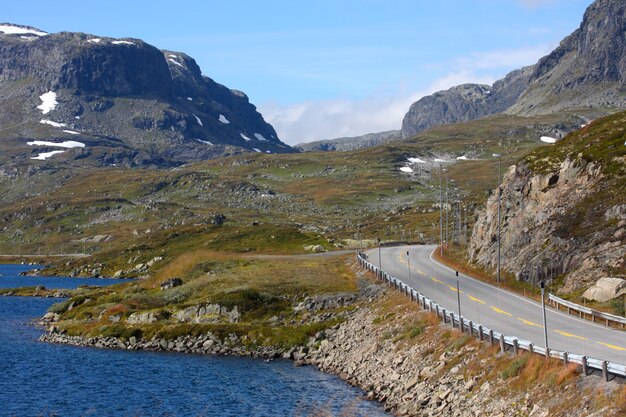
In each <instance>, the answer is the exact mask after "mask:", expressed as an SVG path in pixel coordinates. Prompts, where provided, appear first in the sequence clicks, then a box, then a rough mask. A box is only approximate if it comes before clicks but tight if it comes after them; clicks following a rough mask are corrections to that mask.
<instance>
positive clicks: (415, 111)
mask: <svg viewBox="0 0 626 417" xmlns="http://www.w3.org/2000/svg"><path fill="white" fill-rule="evenodd" d="M625 82H626V3H624V2H623V1H622V0H596V1H595V2H594V3H593V4H592V5H591V6H589V8H588V9H587V10H586V12H585V15H584V17H583V20H582V23H581V25H580V27H579V28H578V29H577V30H576V31H574V32H573V33H572V34H571V35H570V36H568V37H567V38H565V39H564V40H563V41H562V42H561V44H560V45H559V47H558V48H556V49H555V50H554V51H552V52H551V53H550V54H549V55H547V56H545V57H543V58H542V59H541V60H539V62H538V63H537V64H536V65H533V66H530V67H526V68H522V69H520V70H518V71H513V72H511V73H510V74H508V75H507V76H506V77H505V78H504V79H502V80H500V81H497V82H496V83H494V85H493V86H492V87H490V88H488V89H487V87H486V86H478V85H475V84H469V85H465V86H458V87H453V88H451V89H450V90H447V91H441V92H438V93H435V94H433V95H432V96H427V97H424V98H422V99H420V100H419V101H417V102H416V103H414V104H413V105H412V106H411V108H410V109H409V111H408V113H407V114H406V116H405V117H404V120H403V122H402V134H403V136H404V137H410V136H412V135H414V134H416V133H418V132H420V131H422V130H425V129H428V128H430V127H432V126H436V125H441V124H448V123H457V122H463V121H467V120H472V119H476V118H480V117H485V116H489V115H492V114H497V113H502V112H506V113H509V114H514V115H519V116H534V115H542V114H550V113H558V112H562V111H565V110H570V109H579V110H580V109H590V108H593V109H595V111H598V109H600V110H601V111H602V112H603V114H610V113H612V112H614V111H616V110H619V109H624V108H626V88H625V87H624V84H625ZM481 87H482V88H481ZM463 91H476V93H474V94H473V95H467V94H465V95H463V94H461V92H463ZM486 91H489V94H488V95H487V93H486Z"/></svg>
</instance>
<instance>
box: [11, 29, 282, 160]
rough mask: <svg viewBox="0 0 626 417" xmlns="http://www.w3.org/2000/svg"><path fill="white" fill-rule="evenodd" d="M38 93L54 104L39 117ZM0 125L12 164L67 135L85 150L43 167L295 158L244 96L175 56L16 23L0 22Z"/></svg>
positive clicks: (135, 42)
mask: <svg viewBox="0 0 626 417" xmlns="http://www.w3.org/2000/svg"><path fill="white" fill-rule="evenodd" d="M45 94H47V95H45ZM42 96H43V97H48V98H50V99H54V102H55V103H56V104H55V105H54V106H53V107H51V108H50V109H49V111H48V112H47V113H46V114H45V116H46V117H45V118H44V117H43V116H44V115H43V114H42V113H41V112H40V111H38V110H37V106H39V105H41V104H42V103H41V101H42V100H44V98H41V97H42ZM46 120H47V121H46ZM16 121H17V122H18V123H17V126H19V127H15V126H16ZM42 123H43V124H44V126H42ZM0 126H2V127H0V150H1V151H2V154H4V155H5V156H8V157H10V158H11V159H12V160H13V161H15V160H18V161H19V160H29V159H30V158H33V157H36V156H37V155H38V153H46V152H48V151H49V152H52V151H54V150H55V147H54V146H53V145H49V146H47V147H43V148H42V147H37V149H35V147H34V146H31V145H28V143H29V142H30V143H39V142H46V143H57V142H56V141H61V142H62V141H63V140H65V139H66V138H68V137H71V138H72V139H73V140H74V141H79V142H80V143H82V144H83V145H85V146H82V147H81V148H80V149H70V150H63V152H57V153H56V154H53V155H51V156H53V157H46V158H44V159H43V160H48V159H49V160H50V161H53V160H57V159H67V158H68V157H69V158H70V159H72V160H74V161H82V162H81V163H84V162H86V161H90V162H89V163H95V164H100V165H102V164H104V165H107V164H122V165H128V166H136V165H139V166H146V165H149V166H175V165H180V164H182V163H186V162H190V161H197V160H202V159H208V158H212V157H216V156H222V155H225V154H231V153H237V152H242V151H244V150H249V151H251V152H255V153H256V152H262V153H282V152H293V150H292V149H291V148H290V147H289V146H287V145H285V144H284V143H282V142H281V141H280V140H279V138H278V135H277V134H276V131H275V130H274V129H273V128H272V126H270V125H269V124H268V123H266V122H265V121H264V120H263V117H262V116H261V114H259V113H258V111H257V110H256V107H255V106H253V105H252V104H250V102H249V101H248V97H247V96H246V95H245V94H243V93H241V92H238V91H236V90H231V89H229V88H227V87H225V86H223V85H221V84H219V83H216V82H215V81H213V80H212V79H211V78H209V77H207V76H205V75H203V74H202V72H201V69H200V67H199V66H198V64H197V63H196V61H195V60H194V59H193V58H191V57H190V56H188V55H186V54H184V53H182V52H175V51H168V50H163V51H162V50H159V49H158V48H156V47H154V46H152V45H150V44H148V43H146V42H144V41H142V40H141V39H135V38H122V39H115V38H109V37H102V36H95V35H90V34H86V33H73V32H60V33H53V34H48V33H46V32H43V31H41V30H39V29H37V28H32V27H28V26H21V25H14V24H0ZM7 126H12V127H11V128H10V129H8V128H6V127H7ZM68 132H71V133H68ZM79 139H80V140H79ZM44 151H46V152H44ZM49 152H48V153H49ZM33 153H34V154H33ZM61 153H63V155H61ZM14 157H16V158H14ZM0 158H1V157H0ZM48 162H49V161H48ZM48 162H46V163H48Z"/></svg>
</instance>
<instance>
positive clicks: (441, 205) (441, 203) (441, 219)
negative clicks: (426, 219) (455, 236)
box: [439, 163, 443, 258]
mask: <svg viewBox="0 0 626 417" xmlns="http://www.w3.org/2000/svg"><path fill="white" fill-rule="evenodd" d="M442 182H443V167H442V166H441V163H439V243H440V244H441V246H440V253H441V257H442V258H443V186H442V185H443V184H442Z"/></svg>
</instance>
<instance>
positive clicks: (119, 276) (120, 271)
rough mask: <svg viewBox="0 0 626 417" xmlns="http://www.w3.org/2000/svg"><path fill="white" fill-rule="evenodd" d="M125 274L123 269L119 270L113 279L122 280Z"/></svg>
mask: <svg viewBox="0 0 626 417" xmlns="http://www.w3.org/2000/svg"><path fill="white" fill-rule="evenodd" d="M123 274H124V270H123V269H119V270H117V271H115V273H114V274H113V278H115V279H117V278H122V275H123Z"/></svg>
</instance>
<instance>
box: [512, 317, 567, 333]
mask: <svg viewBox="0 0 626 417" xmlns="http://www.w3.org/2000/svg"><path fill="white" fill-rule="evenodd" d="M517 319H518V320H519V321H521V322H522V323H524V324H527V325H529V326H537V327H541V328H543V326H542V325H541V324H537V323H535V322H532V321H530V320H525V319H523V318H521V317H518V318H517ZM557 331H558V330H557Z"/></svg>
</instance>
